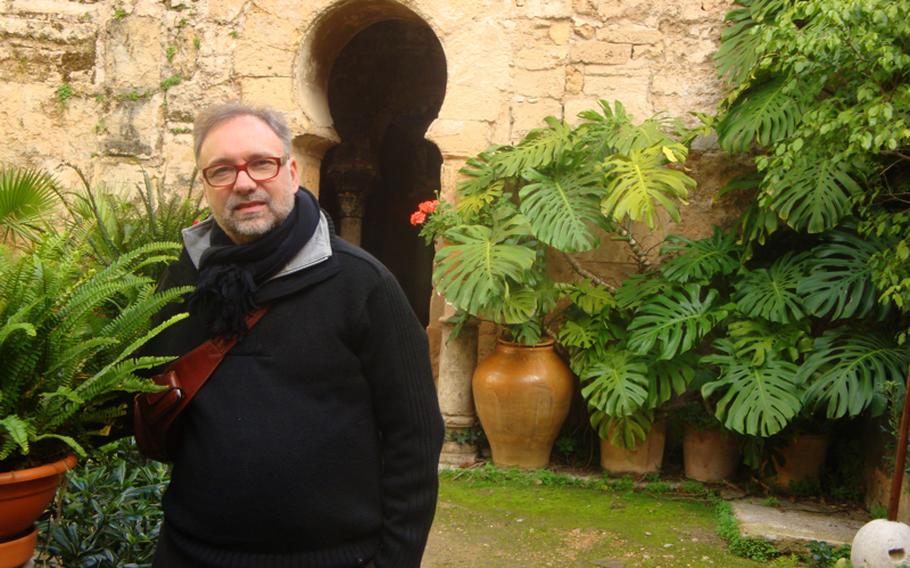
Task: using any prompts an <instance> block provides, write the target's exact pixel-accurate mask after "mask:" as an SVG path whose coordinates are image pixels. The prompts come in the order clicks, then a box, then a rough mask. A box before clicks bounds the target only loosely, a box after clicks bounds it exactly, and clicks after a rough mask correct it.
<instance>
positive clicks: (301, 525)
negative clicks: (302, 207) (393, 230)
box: [150, 237, 443, 568]
mask: <svg viewBox="0 0 910 568" xmlns="http://www.w3.org/2000/svg"><path fill="white" fill-rule="evenodd" d="M331 244H332V253H333V254H332V256H331V257H329V258H328V259H327V260H324V261H322V262H321V263H319V264H316V265H315V266H312V267H309V268H306V269H304V270H302V271H298V272H295V273H292V274H289V275H285V276H282V277H281V278H278V279H275V280H272V281H270V282H268V283H266V284H265V285H264V287H263V289H262V292H263V294H264V295H265V298H266V300H267V302H266V303H267V304H268V305H269V311H268V313H266V315H265V316H264V317H263V318H262V320H261V321H260V322H259V323H258V324H257V325H256V326H255V327H254V328H253V329H252V330H251V331H250V333H249V335H247V336H246V337H244V338H243V339H242V340H241V341H239V342H238V343H237V345H236V346H235V347H234V348H233V349H232V350H231V351H230V353H229V354H228V355H227V357H226V358H225V359H224V361H223V362H222V363H221V365H220V366H219V367H218V369H217V370H216V371H215V373H214V374H213V375H212V376H211V378H210V379H209V380H208V382H207V383H206V384H205V386H204V387H203V388H202V390H200V392H199V393H198V394H197V395H196V398H195V399H194V400H193V401H192V402H191V404H190V405H189V407H187V409H186V410H185V411H184V413H183V414H182V415H181V418H180V421H179V424H178V426H179V428H178V430H177V431H178V437H177V439H178V442H179V447H178V450H177V452H176V455H175V459H174V468H173V473H172V479H171V484H170V486H169V487H168V489H167V492H166V494H165V496H164V501H163V507H164V513H165V526H166V530H167V533H168V535H169V536H170V537H171V540H172V542H173V543H174V545H175V546H176V547H177V548H178V549H179V550H180V551H181V552H182V553H183V554H185V555H186V556H187V557H188V558H191V559H192V560H193V562H194V563H196V564H198V565H199V566H218V567H222V566H223V567H237V568H246V567H266V566H267V567H269V568H277V567H288V568H290V567H301V568H309V567H313V568H350V567H353V566H360V565H363V564H365V563H366V562H367V561H369V560H370V559H372V561H373V562H374V563H375V566H376V567H377V568H409V567H414V568H416V567H418V566H419V564H420V558H421V556H422V554H423V549H424V546H425V544H426V539H427V534H428V532H429V528H430V525H431V523H432V520H433V513H434V509H435V504H436V493H437V483H438V482H437V463H438V458H439V452H440V449H441V445H442V438H443V425H442V420H441V417H440V413H439V405H438V402H437V398H436V391H435V388H434V385H433V380H432V376H431V370H430V363H429V356H428V345H427V338H426V334H425V332H424V330H423V329H422V327H421V326H420V324H419V322H418V321H417V319H416V317H415V316H414V313H413V311H412V310H411V308H410V305H409V304H408V302H407V299H406V298H405V296H404V294H403V292H402V291H401V289H400V287H399V286H398V284H397V282H396V281H395V279H394V277H393V276H392V275H391V274H390V273H389V272H388V270H387V269H385V268H384V267H383V266H382V265H381V264H380V263H379V262H378V261H377V260H375V259H374V258H373V257H371V256H370V255H368V254H367V253H365V252H364V251H362V250H360V249H358V248H356V247H353V246H351V245H349V244H347V243H345V242H344V241H342V240H340V239H336V238H334V237H332V239H331ZM197 277H198V272H197V271H196V268H195V266H194V265H193V263H192V261H191V260H190V257H189V256H188V255H187V253H186V251H184V254H183V256H182V257H181V259H180V260H179V261H178V262H177V263H176V264H175V265H173V266H172V267H170V270H169V271H168V274H167V276H166V279H165V281H164V283H163V285H164V286H165V287H169V286H177V285H182V284H188V283H189V284H191V283H193V282H195V280H196V278H197ZM171 309H172V310H173V311H178V310H180V309H181V307H179V306H178V307H175V308H171ZM162 315H163V316H165V317H166V316H167V315H168V314H166V313H165V314H162ZM206 339H207V338H206V334H205V331H204V329H203V327H202V323H201V322H200V321H198V320H197V319H195V318H193V317H190V318H188V319H186V320H183V321H182V322H180V323H179V324H177V325H176V326H174V327H172V328H170V329H168V330H167V331H166V332H165V333H164V334H162V335H161V336H159V338H157V339H156V341H155V343H154V345H153V346H152V349H151V350H150V351H152V352H154V353H162V354H180V353H184V352H186V351H188V350H189V349H191V348H192V347H194V346H196V345H198V344H199V343H201V342H203V341H204V340H206Z"/></svg>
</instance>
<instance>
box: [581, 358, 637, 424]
mask: <svg viewBox="0 0 910 568" xmlns="http://www.w3.org/2000/svg"><path fill="white" fill-rule="evenodd" d="M581 381H582V388H581V395H582V396H583V397H584V398H585V400H586V401H587V403H588V406H589V407H591V408H595V409H597V410H599V411H600V412H603V413H604V414H606V415H608V416H615V417H622V416H630V415H632V414H635V413H636V412H638V411H639V410H640V409H641V408H642V407H643V406H644V405H645V402H646V401H647V399H648V384H649V380H648V366H647V365H646V364H645V363H644V361H642V360H641V359H639V358H638V357H637V356H636V355H635V354H634V353H632V352H631V351H628V350H625V349H622V348H619V347H614V348H611V349H608V350H606V351H605V352H604V353H603V354H602V355H601V357H599V359H598V360H597V361H595V362H594V363H592V364H591V365H590V366H589V367H588V368H586V369H584V371H583V373H582V375H581Z"/></svg>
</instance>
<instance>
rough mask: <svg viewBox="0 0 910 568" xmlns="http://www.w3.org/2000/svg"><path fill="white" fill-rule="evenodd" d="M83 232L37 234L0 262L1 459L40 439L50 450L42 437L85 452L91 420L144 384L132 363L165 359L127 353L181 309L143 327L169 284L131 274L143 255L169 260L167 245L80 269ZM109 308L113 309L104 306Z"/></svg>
mask: <svg viewBox="0 0 910 568" xmlns="http://www.w3.org/2000/svg"><path fill="white" fill-rule="evenodd" d="M87 238H88V237H87V236H86V234H84V233H82V234H75V235H74V234H69V235H47V236H46V237H44V238H43V239H42V240H41V241H40V242H38V243H37V245H36V246H35V248H34V250H33V251H32V252H30V253H28V254H24V255H22V256H20V257H19V258H15V259H10V260H9V261H6V262H3V263H0V290H3V291H4V292H5V294H6V296H5V297H4V299H3V302H0V322H2V323H0V337H2V338H3V340H2V341H0V359H2V360H3V361H4V367H3V370H2V371H0V416H3V417H4V418H3V425H4V426H3V428H2V429H0V460H3V464H2V466H3V467H11V465H12V464H10V463H9V462H10V460H13V461H16V460H19V461H21V460H23V459H24V458H25V456H26V455H29V454H33V453H34V452H35V451H37V450H39V449H42V447H43V450H42V451H50V447H49V446H48V444H51V443H57V444H62V445H65V446H68V447H69V448H71V449H72V450H73V451H76V452H77V453H80V455H85V454H86V452H88V451H90V449H91V448H92V447H93V444H95V443H96V440H97V435H98V432H97V428H98V426H99V424H100V423H101V422H104V424H101V426H102V429H106V426H107V425H109V424H110V421H112V420H113V418H114V417H117V416H121V415H122V414H123V412H122V403H121V402H120V399H119V398H118V397H120V396H122V394H123V393H125V392H137V391H140V390H147V389H148V387H147V386H146V385H151V383H150V382H148V381H146V380H142V379H139V378H138V377H137V376H136V375H135V372H136V371H137V370H140V369H148V368H151V367H152V366H155V365H159V364H162V363H163V362H166V361H168V360H169V358H160V357H155V358H148V357H138V358H134V357H132V353H133V352H134V351H135V350H136V349H138V348H139V347H141V346H142V345H143V344H144V343H145V342H146V341H148V340H149V339H150V338H151V337H152V336H154V335H155V334H157V333H159V332H160V331H162V330H163V329H164V328H165V327H167V326H168V325H170V324H172V323H173V322H174V321H177V319H179V318H180V317H182V316H175V317H174V318H171V319H170V320H168V321H167V322H165V323H164V324H161V325H159V326H156V327H150V322H149V321H148V320H149V319H150V318H149V315H150V314H151V313H152V312H153V311H156V310H157V309H160V308H161V307H162V306H163V304H164V303H167V302H169V301H172V300H173V299H175V298H176V294H173V293H163V294H157V293H155V292H154V291H153V289H154V284H153V282H152V281H151V280H150V279H149V278H148V277H146V276H144V275H141V274H138V272H139V271H141V270H142V269H143V268H145V267H147V266H148V265H149V263H160V262H163V261H165V260H174V259H175V258H176V251H177V247H176V246H174V245H172V244H150V245H147V246H143V247H141V248H140V249H138V250H137V251H135V252H133V253H128V254H126V255H124V256H123V257H122V258H120V259H117V260H115V261H113V262H112V263H111V264H110V265H109V266H107V267H106V268H104V269H102V270H99V271H95V270H92V269H89V270H85V265H86V263H87V260H88V258H89V254H91V253H90V252H89V246H90V245H88V243H87V242H86V239H87ZM184 291H185V290H184ZM117 310H121V314H120V316H119V317H116V318H114V317H113V316H109V315H108V314H109V313H115V312H116V311H117ZM131 318H135V319H136V320H139V321H130V320H131ZM108 419H109V420H108ZM106 420H107V421H106ZM105 421H106V422H105ZM23 436H25V438H23ZM3 467H0V469H2V468H3Z"/></svg>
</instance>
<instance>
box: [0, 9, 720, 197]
mask: <svg viewBox="0 0 910 568" xmlns="http://www.w3.org/2000/svg"><path fill="white" fill-rule="evenodd" d="M729 5H730V2H729V0H683V1H681V2H680V1H671V0H648V1H644V0H610V1H607V0H600V1H597V0H511V1H506V0H446V1H442V0H407V1H404V2H401V3H392V2H387V1H381V0H354V1H346V2H337V1H334V0H307V1H303V0H255V1H254V0H217V1H216V0H208V1H207V0H80V1H66V0H4V1H3V2H2V3H0V6H2V8H0V10H2V13H0V36H2V42H0V79H2V81H0V136H2V137H3V139H4V140H5V141H6V143H5V144H3V145H2V146H0V162H4V163H17V164H31V165H39V166H43V167H46V168H48V169H51V170H54V171H57V172H59V173H60V175H61V176H62V177H63V178H64V179H67V180H72V179H73V178H72V175H71V174H70V173H68V172H67V171H66V170H65V169H62V168H61V165H62V164H63V163H65V162H69V163H72V164H75V165H78V166H79V167H80V168H82V169H83V170H85V171H86V172H87V173H88V174H89V176H90V178H91V179H92V180H95V181H100V180H103V181H106V182H108V183H115V182H118V181H129V180H136V179H138V178H139V176H140V171H141V169H142V168H144V169H146V170H147V171H149V172H151V173H153V174H155V175H157V176H161V175H165V176H166V178H167V179H168V180H170V181H172V182H179V181H183V180H186V179H188V178H189V176H190V175H191V173H192V169H193V163H192V155H191V149H190V144H191V142H190V140H191V135H190V133H189V128H190V127H191V121H192V117H193V115H194V113H195V112H196V111H197V110H198V109H199V108H200V107H201V106H204V105H205V104H207V103H210V102H215V101H219V100H224V99H232V98H242V99H244V100H246V101H249V102H254V103H267V104H270V105H273V106H276V107H278V108H280V109H281V110H284V111H285V112H287V113H288V115H289V117H290V118H291V122H292V125H293V129H294V131H295V132H296V133H297V134H298V135H300V136H301V140H300V143H299V145H298V150H299V152H300V153H301V158H305V160H304V161H305V163H306V164H307V165H308V167H305V169H307V170H308V173H307V175H308V176H309V179H310V180H312V181H317V180H316V179H315V178H314V176H318V167H317V166H318V162H319V158H320V157H321V155H322V152H324V151H325V149H326V148H327V147H329V146H331V144H332V143H334V142H335V141H336V140H337V135H336V134H335V133H334V131H333V129H332V122H331V116H330V115H329V113H328V105H327V103H326V100H325V96H326V95H325V83H326V73H327V70H328V69H330V68H331V64H332V61H333V58H334V57H335V56H336V55H337V53H338V52H339V51H340V49H341V47H343V45H344V44H345V43H346V42H347V40H348V39H350V38H351V37H352V36H353V35H354V34H356V33H357V32H359V31H360V30H362V29H363V28H364V27H365V26H367V25H369V24H370V23H373V22H376V21H381V20H383V19H387V18H389V17H395V18H413V19H417V18H419V19H422V20H423V21H425V22H426V23H427V24H429V26H430V27H431V28H432V29H433V30H434V32H435V33H436V34H437V36H438V37H439V39H440V41H441V43H442V45H443V47H444V49H445V52H446V57H447V72H448V86H447V91H446V99H445V102H444V105H443V107H442V110H441V112H440V115H439V118H438V119H437V120H436V122H435V123H434V124H433V125H432V126H431V128H430V132H429V138H430V139H431V140H432V141H434V142H435V143H436V144H437V145H438V146H439V148H440V150H441V151H442V154H443V156H444V157H445V158H446V165H445V166H444V167H445V169H446V170H447V175H445V176H444V180H446V185H447V186H449V187H451V185H452V182H453V181H454V171H456V170H457V168H458V167H460V165H461V163H460V161H461V160H463V159H464V158H465V157H467V156H470V155H472V154H474V153H476V152H477V151H479V150H481V149H483V148H484V147H486V146H487V145H488V144H489V143H491V142H494V141H495V142H505V141H510V140H511V141H514V140H517V139H519V138H520V137H521V136H522V135H523V134H524V133H526V132H527V131H528V130H529V129H531V128H533V127H535V126H537V125H539V124H540V119H541V118H542V117H543V116H545V115H547V114H552V115H556V116H561V117H565V118H566V119H569V120H572V119H574V117H575V115H576V114H577V113H578V111H579V110H582V109H584V108H589V107H591V106H592V104H593V103H594V102H595V101H596V100H597V99H598V98H606V99H611V100H612V99H618V100H621V101H623V103H624V104H625V105H626V107H627V108H628V109H629V110H630V111H631V112H632V113H634V114H635V115H636V116H639V117H644V116H646V115H649V114H651V113H653V112H655V111H658V110H665V111H669V112H670V113H673V114H680V113H684V112H686V111H690V110H698V111H710V110H712V109H713V108H714V106H715V104H716V101H717V100H718V97H719V91H718V85H717V82H716V80H715V78H714V73H713V70H712V64H711V54H712V52H713V51H714V49H715V48H716V43H717V39H718V35H719V30H720V28H721V25H722V18H723V15H724V13H725V11H726V10H727V9H728V8H729ZM707 177H708V178H710V177H711V175H708V176H707ZM312 181H311V185H314V186H315V184H312ZM706 181H708V182H709V185H710V186H711V187H713V186H714V185H715V184H714V183H713V181H710V180H707V178H706ZM711 187H709V189H711Z"/></svg>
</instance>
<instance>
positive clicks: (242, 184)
mask: <svg viewBox="0 0 910 568" xmlns="http://www.w3.org/2000/svg"><path fill="white" fill-rule="evenodd" d="M254 189H256V182H255V181H253V178H251V177H250V174H248V173H247V172H246V171H245V170H241V171H239V172H237V181H235V182H234V190H235V191H252V190H254Z"/></svg>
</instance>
